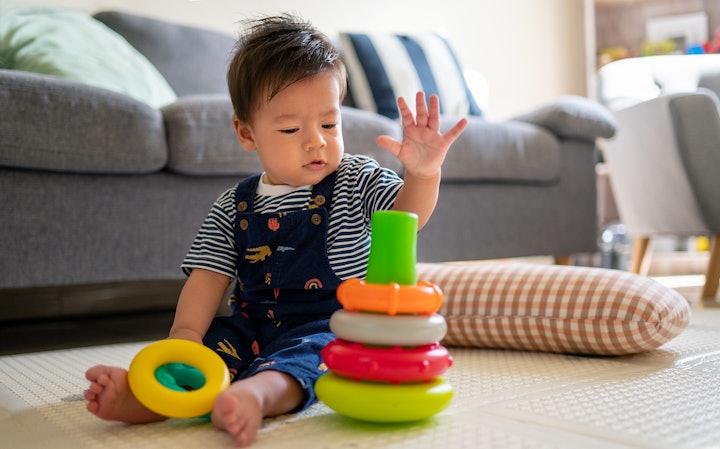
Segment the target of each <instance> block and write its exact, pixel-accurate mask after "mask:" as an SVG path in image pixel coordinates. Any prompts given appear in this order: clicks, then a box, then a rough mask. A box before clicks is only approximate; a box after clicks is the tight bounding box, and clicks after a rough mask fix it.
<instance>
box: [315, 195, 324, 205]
mask: <svg viewBox="0 0 720 449" xmlns="http://www.w3.org/2000/svg"><path fill="white" fill-rule="evenodd" d="M313 202H314V203H315V204H317V205H318V206H322V205H323V204H325V197H324V196H323V195H317V196H316V197H315V198H313Z"/></svg>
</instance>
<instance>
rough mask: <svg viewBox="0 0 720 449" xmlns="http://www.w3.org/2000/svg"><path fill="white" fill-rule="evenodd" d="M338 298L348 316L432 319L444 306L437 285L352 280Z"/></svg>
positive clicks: (340, 290)
mask: <svg viewBox="0 0 720 449" xmlns="http://www.w3.org/2000/svg"><path fill="white" fill-rule="evenodd" d="M337 298H338V301H340V304H342V305H343V307H344V308H345V310H347V311H348V312H357V311H363V312H381V313H386V314H388V315H397V314H398V313H416V314H420V315H431V314H433V313H435V312H437V311H438V310H440V306H442V302H443V294H442V291H440V288H438V287H437V286H436V285H435V284H432V283H430V282H428V281H419V282H418V283H417V284H416V285H400V284H397V283H391V284H370V283H367V282H365V281H364V280H361V279H357V278H351V279H348V280H346V281H344V282H343V283H342V284H340V286H339V287H338V289H337Z"/></svg>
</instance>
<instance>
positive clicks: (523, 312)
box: [417, 262, 691, 355]
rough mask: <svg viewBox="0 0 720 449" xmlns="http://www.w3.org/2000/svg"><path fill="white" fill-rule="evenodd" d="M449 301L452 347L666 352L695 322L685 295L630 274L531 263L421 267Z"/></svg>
mask: <svg viewBox="0 0 720 449" xmlns="http://www.w3.org/2000/svg"><path fill="white" fill-rule="evenodd" d="M417 276H418V279H424V280H427V281H429V282H432V283H434V284H436V285H437V286H438V287H440V289H442V291H443V293H444V303H443V306H442V309H441V310H440V313H441V314H442V315H444V317H445V320H446V321H447V327H448V332H447V335H446V337H445V340H444V341H443V342H444V343H445V344H447V345H449V346H469V347H477V348H500V349H518V350H525V351H544V352H560V353H572V354H599V355H621V354H633V353H638V352H643V351H647V350H650V349H654V348H657V347H659V346H660V345H662V344H664V343H666V342H668V341H670V340H671V339H673V338H675V337H676V336H678V335H679V334H680V333H681V332H682V331H683V330H684V329H685V328H686V327H687V325H688V323H689V320H690V314H691V312H690V306H689V304H688V302H687V300H685V298H683V297H682V296H681V295H680V294H679V293H677V292H676V291H674V290H671V289H669V288H667V287H665V286H663V285H662V284H660V283H658V282H657V281H654V280H652V279H650V278H647V277H644V276H639V275H635V274H631V273H627V272H622V271H616V270H608V269H600V268H585V267H565V266H554V265H542V264H529V263H502V262H500V263H475V264H472V263H470V264H468V263H466V264H418V267H417Z"/></svg>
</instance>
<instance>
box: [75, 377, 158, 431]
mask: <svg viewBox="0 0 720 449" xmlns="http://www.w3.org/2000/svg"><path fill="white" fill-rule="evenodd" d="M85 378H87V380H89V381H90V387H89V388H88V389H87V390H86V391H85V400H87V401H88V403H87V409H88V410H89V411H90V412H91V413H93V414H95V415H96V416H97V417H99V418H101V419H104V420H107V421H122V422H125V423H128V424H143V423H149V422H157V421H162V420H164V419H165V417H164V416H162V415H158V414H157V413H155V412H152V411H150V410H148V409H147V408H145V406H143V405H142V404H141V403H140V402H139V401H138V400H137V399H136V398H135V396H134V395H133V394H132V391H131V390H130V385H129V384H128V380H127V371H126V370H125V369H123V368H117V367H111V366H104V365H97V366H94V367H92V368H90V369H89V370H87V372H86V373H85Z"/></svg>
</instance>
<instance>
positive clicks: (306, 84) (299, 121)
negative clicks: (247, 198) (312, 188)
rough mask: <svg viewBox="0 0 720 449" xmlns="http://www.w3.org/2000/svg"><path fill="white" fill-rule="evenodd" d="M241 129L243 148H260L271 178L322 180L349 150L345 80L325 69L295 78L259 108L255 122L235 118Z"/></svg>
mask: <svg viewBox="0 0 720 449" xmlns="http://www.w3.org/2000/svg"><path fill="white" fill-rule="evenodd" d="M235 131H236V133H237V135H238V139H239V140H240V144H241V145H242V146H243V148H245V149H246V150H248V151H257V152H258V156H259V157H260V161H261V162H262V164H263V166H264V168H265V173H266V175H265V182H266V183H269V184H278V185H281V184H285V185H291V186H301V185H308V184H310V185H314V184H317V183H319V182H320V181H322V180H323V179H324V178H325V177H326V176H327V175H329V174H330V173H332V172H333V171H335V170H336V169H337V167H338V165H339V164H340V159H341V158H342V155H343V151H344V146H343V139H342V131H341V122H340V84H339V81H338V79H337V78H336V77H335V76H334V74H333V73H330V72H324V73H320V74H318V75H314V76H312V77H309V78H306V79H304V80H301V81H298V82H296V83H294V84H291V85H290V86H288V87H286V88H285V89H283V90H281V91H280V92H279V93H278V94H277V95H276V96H275V97H274V98H273V99H272V100H270V101H269V102H268V103H265V104H264V105H262V106H261V107H260V109H259V110H258V111H256V113H255V115H254V118H253V123H252V124H247V123H242V122H239V121H237V120H235Z"/></svg>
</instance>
